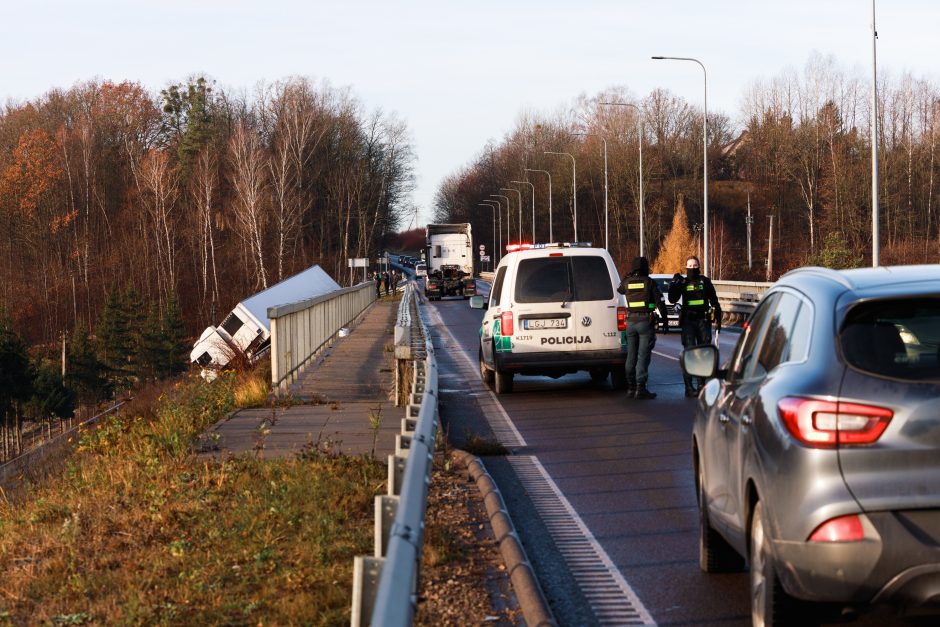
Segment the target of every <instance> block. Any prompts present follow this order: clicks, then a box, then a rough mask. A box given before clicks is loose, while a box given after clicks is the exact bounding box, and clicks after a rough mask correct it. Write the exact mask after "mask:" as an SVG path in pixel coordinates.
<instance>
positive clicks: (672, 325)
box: [669, 320, 679, 327]
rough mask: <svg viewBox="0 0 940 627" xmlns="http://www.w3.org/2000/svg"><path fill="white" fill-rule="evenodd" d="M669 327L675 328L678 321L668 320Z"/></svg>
mask: <svg viewBox="0 0 940 627" xmlns="http://www.w3.org/2000/svg"><path fill="white" fill-rule="evenodd" d="M669 326H671V327H677V326H679V321H678V320H670V321H669Z"/></svg>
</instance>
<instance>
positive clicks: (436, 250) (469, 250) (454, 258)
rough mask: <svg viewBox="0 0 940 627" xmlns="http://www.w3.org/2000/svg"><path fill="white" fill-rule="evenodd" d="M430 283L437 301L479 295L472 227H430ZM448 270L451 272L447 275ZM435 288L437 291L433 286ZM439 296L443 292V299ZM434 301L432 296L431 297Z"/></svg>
mask: <svg viewBox="0 0 940 627" xmlns="http://www.w3.org/2000/svg"><path fill="white" fill-rule="evenodd" d="M425 233H426V237H427V240H426V243H425V258H426V259H427V261H426V263H427V273H428V282H426V283H425V288H426V289H431V290H432V291H431V293H432V294H435V296H434V298H440V297H441V296H457V295H460V296H465V297H469V296H471V295H473V294H476V282H475V281H474V280H473V237H472V236H471V234H470V224H469V223H461V224H429V225H427V227H426V229H425ZM445 269H447V271H446V272H445ZM432 284H433V286H434V287H433V288H431V287H430V286H431V285H432ZM437 292H441V293H440V294H439V295H438V294H437ZM428 297H429V298H431V296H430V295H429V296H428Z"/></svg>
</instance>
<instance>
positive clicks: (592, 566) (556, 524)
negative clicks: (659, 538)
mask: <svg viewBox="0 0 940 627" xmlns="http://www.w3.org/2000/svg"><path fill="white" fill-rule="evenodd" d="M507 459H508V460H509V463H510V465H511V466H512V467H513V470H515V471H516V476H517V477H519V481H520V482H521V483H522V486H523V488H525V490H526V493H527V494H528V496H529V498H530V499H531V500H532V503H533V504H534V505H535V509H536V510H537V511H538V513H539V517H540V518H541V519H542V521H543V522H544V523H545V526H546V528H547V529H548V532H549V534H550V535H551V536H552V540H553V541H554V543H555V546H556V547H557V548H558V551H559V552H560V553H561V554H562V557H564V559H565V562H566V563H567V565H568V570H569V572H570V573H571V576H572V577H574V579H575V581H577V582H578V586H579V587H580V588H581V591H582V592H583V593H584V597H585V598H586V599H587V601H588V603H589V604H590V606H591V610H592V611H593V612H594V616H595V617H596V618H597V620H598V622H599V623H600V624H601V625H655V624H656V623H655V622H654V621H653V617H652V616H651V615H650V613H649V611H648V610H647V609H646V607H645V606H644V605H643V603H642V602H641V601H640V599H639V597H638V596H637V595H636V593H635V592H634V591H633V588H632V587H630V584H629V583H627V580H626V579H625V578H624V576H623V574H622V573H621V572H620V570H619V569H618V568H617V567H616V566H615V565H614V563H613V560H611V559H610V556H609V555H608V554H607V552H606V551H605V550H604V548H603V547H602V546H601V545H600V543H599V542H598V541H597V539H596V538H595V537H594V535H593V534H592V533H591V531H590V530H589V529H588V527H587V525H586V524H585V523H584V521H583V520H582V519H581V517H580V516H579V515H578V513H577V512H576V511H575V509H574V507H573V506H572V505H571V503H570V502H569V501H568V499H567V498H565V495H564V494H562V492H561V490H560V489H559V488H558V485H557V484H556V483H555V482H554V480H552V478H551V476H550V475H549V474H548V471H546V470H545V467H544V466H542V464H541V463H540V462H539V460H538V459H537V458H536V457H535V456H533V455H510V456H509V457H508V458H507ZM572 521H573V522H574V524H575V526H576V529H572V528H571V522H572Z"/></svg>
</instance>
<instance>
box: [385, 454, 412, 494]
mask: <svg viewBox="0 0 940 627" xmlns="http://www.w3.org/2000/svg"><path fill="white" fill-rule="evenodd" d="M407 462H408V458H407V457H400V456H398V455H389V456H388V495H389V496H399V495H400V494H401V480H402V477H404V476H405V464H406V463H407Z"/></svg>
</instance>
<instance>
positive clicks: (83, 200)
mask: <svg viewBox="0 0 940 627" xmlns="http://www.w3.org/2000/svg"><path fill="white" fill-rule="evenodd" d="M413 167H414V153H413V147H412V145H411V140H410V135H409V131H408V128H407V126H406V124H405V123H404V122H403V121H402V120H401V119H399V118H398V117H397V116H394V115H389V114H386V113H384V112H382V111H381V110H374V111H368V110H366V108H365V107H364V106H363V104H362V103H361V102H360V101H359V100H357V98H356V97H355V96H354V95H353V94H352V92H351V90H349V89H338V88H335V87H332V86H331V85H329V84H328V83H325V82H323V83H317V82H314V81H313V80H311V79H308V78H303V77H291V78H287V79H284V80H280V81H276V82H272V83H262V84H259V85H258V86H256V87H255V88H254V89H252V90H251V91H238V90H227V89H221V88H218V87H217V86H216V84H215V83H214V82H213V81H212V80H210V79H208V78H206V77H201V76H194V77H191V78H189V79H187V80H185V81H182V82H179V83H175V84H171V85H168V86H167V87H165V88H164V89H162V90H159V91H158V92H151V91H149V90H148V89H147V88H146V87H144V86H143V85H141V84H140V83H136V82H131V81H124V82H110V81H101V80H95V81H89V82H85V83H81V84H78V85H75V86H73V87H70V88H68V89H52V90H50V91H49V92H47V93H46V94H44V95H42V96H40V97H37V98H36V99H34V100H31V101H29V102H21V103H8V104H6V105H5V107H4V108H3V110H2V112H0V259H2V262H0V417H2V418H3V424H4V425H7V426H9V425H11V424H14V425H16V424H20V423H22V421H23V420H26V419H29V418H33V419H36V420H38V419H40V418H44V417H46V416H68V415H71V412H72V409H73V408H74V407H75V406H76V404H79V405H81V404H86V405H88V404H91V405H93V404H94V403H95V402H97V401H99V400H103V399H105V398H109V397H110V396H112V395H114V394H115V393H117V392H120V391H121V390H125V389H128V388H129V387H131V386H133V385H136V384H138V383H141V382H144V381H147V380H150V379H154V378H159V377H160V376H166V375H169V374H172V373H175V372H179V371H180V370H181V369H182V368H184V367H185V366H186V350H185V347H186V338H187V337H191V336H193V335H195V334H197V333H198V331H199V330H201V329H202V328H204V327H205V326H207V325H209V324H217V323H218V322H220V319H221V317H223V316H224V315H225V314H226V313H227V312H228V311H229V309H231V307H232V306H233V305H234V304H235V303H237V302H238V301H240V300H242V299H243V298H245V297H246V296H248V295H250V294H252V293H254V292H256V291H259V290H261V289H263V288H265V287H268V286H270V285H272V284H274V283H276V282H278V281H280V280H281V279H283V278H286V277H288V276H290V275H291V274H293V273H295V272H297V271H299V270H302V269H304V268H306V267H308V266H311V265H313V264H320V265H321V266H323V268H324V269H325V270H326V271H327V272H328V273H329V274H330V275H331V276H333V277H334V278H335V279H336V280H337V281H338V282H340V283H341V284H345V283H348V282H349V281H351V280H352V277H351V276H350V275H349V270H348V269H347V267H346V259H347V258H349V257H374V256H375V255H376V254H377V252H378V251H380V250H381V249H382V248H381V246H382V245H383V243H384V240H385V239H386V237H388V236H389V235H390V234H392V233H394V232H396V231H397V230H398V228H399V225H400V224H401V223H402V222H407V221H408V220H410V219H411V218H412V216H413V214H414V212H415V208H414V206H413V204H412V200H411V191H412V189H413V186H414V173H413ZM63 345H64V349H63ZM158 354H162V355H165V356H166V355H168V356H169V357H168V359H169V363H164V362H163V361H161V359H157V355H158ZM63 356H64V357H65V361H66V364H67V368H66V370H65V379H64V380H63V378H62V373H61V361H62V358H63ZM53 396H55V397H56V398H57V399H58V401H57V403H56V406H55V408H50V407H48V406H47V405H48V403H46V402H45V399H48V398H51V397H53ZM11 437H12V443H11ZM18 437H19V436H18V435H14V436H9V434H8V430H7V429H5V430H4V435H3V438H2V442H0V445H2V446H0V459H2V458H3V457H4V456H6V455H8V454H9V453H10V452H11V451H12V450H14V449H17V448H18V447H21V444H20V443H19V441H18Z"/></svg>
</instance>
